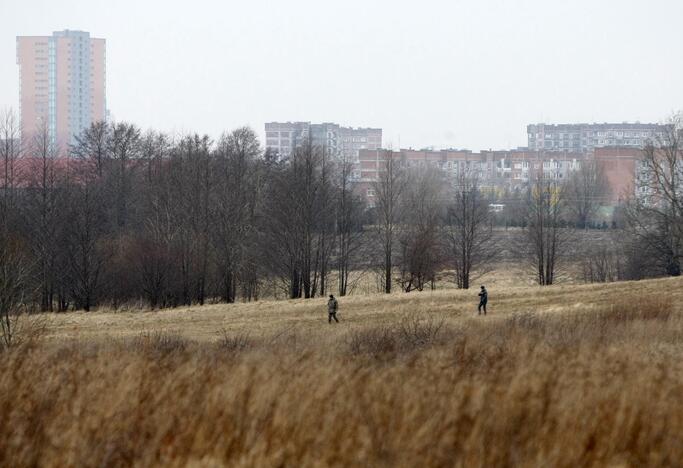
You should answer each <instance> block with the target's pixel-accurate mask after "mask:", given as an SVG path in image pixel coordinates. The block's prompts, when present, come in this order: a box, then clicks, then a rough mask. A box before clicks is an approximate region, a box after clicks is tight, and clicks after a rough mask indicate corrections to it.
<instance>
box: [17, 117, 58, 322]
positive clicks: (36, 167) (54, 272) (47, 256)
mask: <svg viewBox="0 0 683 468" xmlns="http://www.w3.org/2000/svg"><path fill="white" fill-rule="evenodd" d="M57 154H58V149H57V148H56V146H55V145H54V143H53V139H52V135H51V133H50V131H49V129H48V126H47V123H46V122H43V123H42V125H41V126H40V127H39V128H38V129H37V131H36V132H35V134H34V135H33V140H32V142H31V147H30V155H31V158H30V160H29V161H30V165H29V170H28V174H27V180H26V187H27V189H26V196H25V203H24V209H23V218H24V220H25V222H26V224H27V225H28V228H29V236H30V239H31V242H30V245H31V248H32V249H33V254H34V257H35V260H36V261H35V265H36V268H37V271H36V279H37V282H38V283H39V291H40V297H41V299H40V301H41V303H40V306H41V310H43V311H53V307H54V304H55V299H61V298H60V296H63V295H64V290H63V287H64V281H63V279H64V278H63V273H64V269H63V268H62V267H63V264H62V262H61V261H60V260H61V259H62V258H63V253H64V252H63V248H62V246H63V245H62V243H61V241H62V236H63V234H64V232H63V227H64V217H63V211H64V207H65V205H64V190H63V182H64V180H63V176H64V173H63V172H62V170H61V168H60V167H58V162H57V159H56V158H57ZM57 302H58V305H62V304H63V303H64V301H62V300H58V301H57ZM58 309H59V310H61V309H62V307H58Z"/></svg>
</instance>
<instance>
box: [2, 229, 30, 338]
mask: <svg viewBox="0 0 683 468" xmlns="http://www.w3.org/2000/svg"><path fill="white" fill-rule="evenodd" d="M28 276H29V269H28V266H27V261H26V258H25V257H24V255H23V254H22V249H21V247H20V245H19V242H18V241H17V240H15V239H10V238H7V237H6V236H5V235H4V233H2V232H0V328H1V329H2V344H3V346H4V347H6V348H9V347H11V346H12V343H13V342H14V340H15V332H16V330H15V328H16V324H17V317H18V315H19V306H20V305H21V304H22V303H23V302H24V295H25V291H26V289H27V287H28V284H27V283H28Z"/></svg>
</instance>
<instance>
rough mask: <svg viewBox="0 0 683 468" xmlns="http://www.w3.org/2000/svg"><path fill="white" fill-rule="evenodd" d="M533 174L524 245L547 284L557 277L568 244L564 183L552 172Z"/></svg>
mask: <svg viewBox="0 0 683 468" xmlns="http://www.w3.org/2000/svg"><path fill="white" fill-rule="evenodd" d="M531 177H532V180H531V184H530V187H529V192H528V194H527V201H526V204H525V207H524V217H525V220H524V223H525V225H526V227H525V228H524V230H523V235H522V245H521V247H522V252H523V254H524V255H525V257H526V258H527V259H528V260H529V261H530V262H531V265H532V267H533V269H534V274H535V276H536V280H537V281H538V284H539V285H541V286H548V285H551V284H553V283H555V281H556V280H557V276H558V273H559V271H560V268H561V266H562V260H563V259H564V256H565V255H566V254H567V252H566V249H567V247H568V246H569V245H568V244H569V239H570V232H569V230H568V229H567V228H566V220H565V216H566V212H567V204H566V202H565V186H564V185H563V184H562V183H561V182H558V181H557V179H553V178H552V177H551V174H544V173H543V172H538V173H535V174H532V176H531Z"/></svg>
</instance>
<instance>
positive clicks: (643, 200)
mask: <svg viewBox="0 0 683 468" xmlns="http://www.w3.org/2000/svg"><path fill="white" fill-rule="evenodd" d="M682 124H683V121H682V117H681V115H677V116H674V117H673V118H672V119H671V121H670V122H669V125H667V126H666V127H665V130H664V132H663V134H662V135H661V136H658V137H656V138H655V139H653V140H652V141H649V142H648V144H647V145H646V146H645V148H644V150H643V157H642V160H641V162H640V170H639V173H638V175H637V179H636V184H637V187H636V194H635V196H634V197H633V198H632V199H631V200H630V201H629V204H628V205H627V208H626V217H627V224H628V228H629V231H630V233H631V234H632V235H634V236H635V237H636V238H638V239H641V240H642V241H643V242H644V243H645V244H646V245H647V246H648V248H649V250H651V251H652V252H653V253H654V255H655V258H656V260H657V263H658V264H659V265H660V266H661V268H662V270H663V271H664V272H665V273H666V274H668V275H670V276H679V275H680V274H681V259H682V257H683V148H681V132H682Z"/></svg>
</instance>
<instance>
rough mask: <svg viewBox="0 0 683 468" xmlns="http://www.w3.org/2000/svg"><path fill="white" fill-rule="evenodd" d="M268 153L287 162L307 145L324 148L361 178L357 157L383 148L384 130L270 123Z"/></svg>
mask: <svg viewBox="0 0 683 468" xmlns="http://www.w3.org/2000/svg"><path fill="white" fill-rule="evenodd" d="M265 131H266V150H268V151H273V152H275V153H277V154H278V156H279V157H281V158H285V159H286V158H288V157H290V156H291V154H292V152H293V151H294V150H295V149H296V148H299V147H301V146H302V145H304V144H307V143H308V142H309V141H310V143H311V144H312V145H313V146H317V147H320V148H325V151H326V152H327V154H328V155H330V156H333V157H336V158H338V159H339V160H344V161H348V162H351V163H352V164H353V169H352V174H353V176H354V178H356V179H358V178H360V176H361V171H360V161H359V159H358V153H359V151H361V150H366V149H369V150H377V149H379V148H381V147H382V129H381V128H352V127H342V126H340V125H339V124H336V123H331V122H324V123H319V124H312V123H310V122H269V123H266V124H265Z"/></svg>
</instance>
